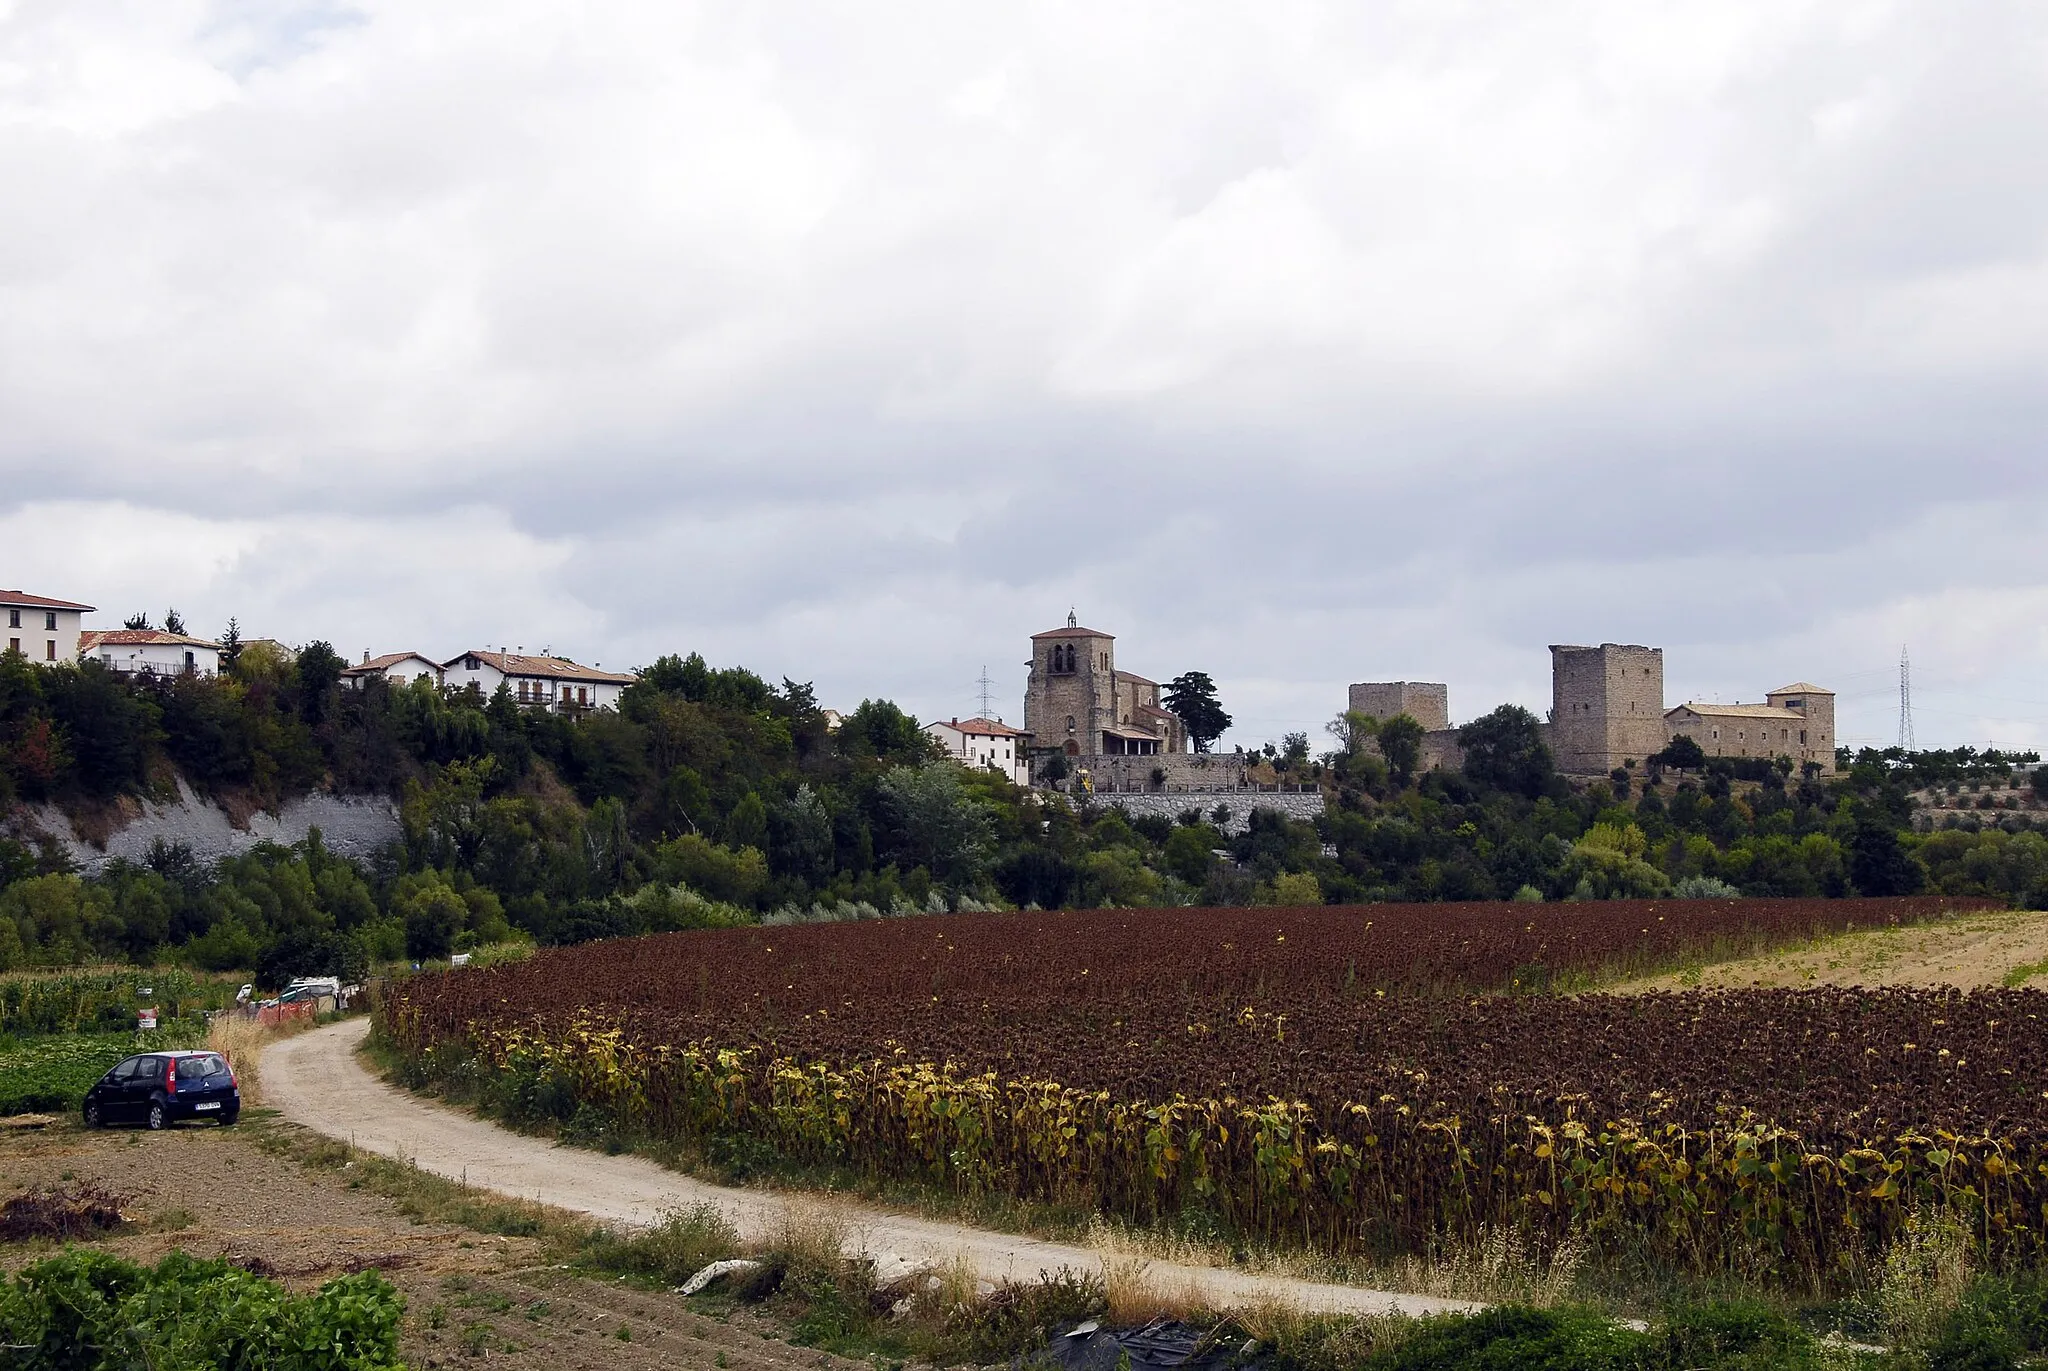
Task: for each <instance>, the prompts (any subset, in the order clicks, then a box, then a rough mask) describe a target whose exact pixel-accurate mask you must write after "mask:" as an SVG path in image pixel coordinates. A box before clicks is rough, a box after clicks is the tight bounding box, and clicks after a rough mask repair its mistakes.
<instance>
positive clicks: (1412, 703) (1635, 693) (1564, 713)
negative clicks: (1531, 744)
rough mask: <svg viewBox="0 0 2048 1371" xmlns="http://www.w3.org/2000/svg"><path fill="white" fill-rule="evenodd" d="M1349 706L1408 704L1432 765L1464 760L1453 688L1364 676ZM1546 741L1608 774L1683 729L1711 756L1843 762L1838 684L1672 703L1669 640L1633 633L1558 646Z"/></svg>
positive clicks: (1824, 766) (1574, 769) (1375, 708)
mask: <svg viewBox="0 0 2048 1371" xmlns="http://www.w3.org/2000/svg"><path fill="white" fill-rule="evenodd" d="M1349 707H1350V708H1351V709H1353V710H1357V711H1359V712H1361V713H1365V714H1370V715H1372V716H1374V717H1375V718H1380V719H1385V718H1390V717H1392V716H1393V715H1395V714H1403V713H1405V714H1408V715H1410V716H1411V717H1413V718H1414V719H1415V720H1416V722H1418V723H1420V724H1421V725H1422V726H1423V728H1424V730H1425V733H1424V736H1423V749H1422V752H1423V760H1422V764H1423V765H1424V766H1425V767H1429V766H1443V767H1455V766H1457V765H1458V764H1459V763H1460V762H1462V761H1463V754H1462V752H1461V751H1460V750H1459V748H1458V735H1457V730H1456V729H1454V728H1452V727H1451V721H1450V702H1449V690H1448V689H1447V688H1446V687H1445V686H1443V685H1440V684H1436V683H1433V682H1417V681H1366V682H1361V683H1359V684H1357V685H1354V686H1352V687H1351V698H1350V705H1349ZM1543 731H1544V741H1545V742H1546V743H1547V744H1548V745H1549V747H1550V751H1551V755H1552V756H1553V757H1554V758H1556V761H1557V769H1558V770H1559V771H1562V772H1564V773H1566V774H1567V775H1574V776H1604V775H1606V774H1607V773H1609V772H1611V771H1613V770H1614V769H1615V768H1617V767H1627V766H1641V765H1642V764H1643V763H1644V762H1645V761H1646V760H1647V759H1648V758H1649V757H1650V756H1651V755H1653V754H1654V753H1658V752H1662V751H1663V750H1664V748H1665V745H1666V744H1668V743H1669V742H1670V741H1671V740H1672V739H1673V738H1675V737H1677V736H1678V735H1680V734H1685V735H1687V736H1689V737H1691V738H1692V739H1693V740H1694V741H1695V742H1697V743H1698V744H1699V745H1700V750H1701V751H1703V752H1705V753H1706V754H1707V756H1709V757H1767V758H1775V757H1790V758H1791V759H1792V760H1793V761H1794V762H1796V763H1800V764H1802V765H1803V764H1804V763H1807V762H1814V763H1817V764H1818V765H1819V766H1820V769H1821V771H1822V772H1823V773H1832V772H1833V771H1834V769H1835V696H1834V692H1833V691H1829V690H1823V689H1821V688H1820V687H1819V686H1815V685H1808V684H1806V683H1805V682H1803V681H1802V682H1800V683H1798V684H1795V685H1788V686H1781V687H1779V688H1778V689H1777V690H1773V691H1771V692H1770V693H1769V694H1767V695H1766V696H1765V697H1764V702H1763V703H1762V704H1747V705H1745V704H1733V705H1723V704H1708V703H1705V702H1703V701H1698V700H1693V701H1688V702H1687V703H1685V704H1682V705H1678V706H1675V707H1673V708H1671V709H1666V708H1665V707H1664V649H1662V648H1659V647H1642V646H1639V645H1637V644H1633V643H1602V644H1601V645H1600V646H1598V647H1580V646H1576V645H1572V644H1562V643H1553V644H1552V645H1551V648H1550V718H1549V719H1548V720H1547V721H1546V722H1545V723H1544V725H1543Z"/></svg>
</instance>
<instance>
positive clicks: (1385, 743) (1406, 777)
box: [1379, 714, 1426, 785]
mask: <svg viewBox="0 0 2048 1371" xmlns="http://www.w3.org/2000/svg"><path fill="white" fill-rule="evenodd" d="M1425 731H1426V730H1424V728H1423V727H1422V724H1421V722H1420V721H1419V720H1418V719H1416V718H1415V716H1414V715H1412V714H1396V715H1395V716H1394V717H1393V718H1391V719H1388V720H1386V721H1385V722H1384V723H1382V724H1381V725H1380V734H1379V736H1380V756H1382V757H1385V758H1386V759H1387V766H1388V768H1389V769H1390V770H1391V771H1392V772H1393V773H1394V779H1395V780H1397V781H1399V782H1400V783H1401V784H1402V785H1406V784H1408V782H1409V781H1410V780H1411V779H1412V778H1413V777H1414V775H1415V767H1416V765H1417V764H1418V763H1419V762H1421V760H1422V735H1423V733H1424V732H1425Z"/></svg>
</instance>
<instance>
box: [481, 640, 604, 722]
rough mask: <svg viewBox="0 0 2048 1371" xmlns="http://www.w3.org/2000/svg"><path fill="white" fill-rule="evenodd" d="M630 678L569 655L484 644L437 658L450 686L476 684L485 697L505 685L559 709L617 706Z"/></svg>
mask: <svg viewBox="0 0 2048 1371" xmlns="http://www.w3.org/2000/svg"><path fill="white" fill-rule="evenodd" d="M634 679H635V678H634V677H632V676H626V675H621V674H620V673H618V672H616V671H600V670H598V669H597V668H596V667H589V666H580V665H578V664H577V663H575V662H572V661H570V660H569V659H568V658H567V657H554V656H548V655H544V654H543V655H539V656H534V655H529V654H526V653H518V652H490V651H486V650H484V649H482V648H478V649H476V650H474V651H471V652H465V653H463V654H462V655H461V656H459V657H450V658H449V659H448V660H447V661H445V662H443V663H441V681H442V683H443V684H444V685H447V686H448V687H450V688H451V689H454V690H461V689H462V688H463V687H465V686H470V685H474V686H475V687H476V688H477V689H478V690H481V691H482V692H483V693H484V694H485V696H487V697H488V696H490V695H494V694H496V693H497V690H498V687H499V686H500V685H503V686H505V688H506V689H508V690H510V691H511V692H512V698H513V699H515V700H517V701H518V702H519V703H520V704H523V705H532V706H534V707H536V708H540V709H552V710H555V711H556V712H557V713H561V714H584V713H588V712H589V711H591V710H593V709H617V708H618V707H619V696H620V695H621V694H622V693H623V692H624V691H625V689H626V687H627V686H629V685H631V684H633V681H634Z"/></svg>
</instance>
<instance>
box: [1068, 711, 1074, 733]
mask: <svg viewBox="0 0 2048 1371" xmlns="http://www.w3.org/2000/svg"><path fill="white" fill-rule="evenodd" d="M1073 731H1074V716H1073V715H1071V714H1069V715H1068V716H1067V732H1069V733H1072V732H1073Z"/></svg>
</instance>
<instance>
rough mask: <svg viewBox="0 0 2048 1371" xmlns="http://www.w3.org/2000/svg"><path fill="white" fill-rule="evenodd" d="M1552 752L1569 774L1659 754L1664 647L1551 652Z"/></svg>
mask: <svg viewBox="0 0 2048 1371" xmlns="http://www.w3.org/2000/svg"><path fill="white" fill-rule="evenodd" d="M1550 704H1551V708H1550V750H1551V753H1552V755H1553V756H1554V757H1555V758H1556V759H1557V769H1558V770H1559V771H1563V772H1566V773H1568V774H1576V775H1596V774H1605V773H1607V772H1609V771H1612V770H1614V769H1615V768H1616V767H1618V766H1623V765H1625V764H1627V763H1628V762H1631V761H1633V762H1635V763H1636V764H1638V765H1640V764H1641V763H1642V762H1643V761H1645V760H1646V759H1647V758H1648V757H1649V756H1650V755H1651V754H1652V753H1656V752H1662V751H1663V750H1664V744H1665V741H1666V738H1665V734H1664V649H1663V648H1661V647H1641V646H1638V645H1636V644H1633V643H1602V644H1601V645H1600V646H1598V647H1577V646H1572V645H1569V644H1558V643H1553V644H1552V645H1551V648H1550Z"/></svg>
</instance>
